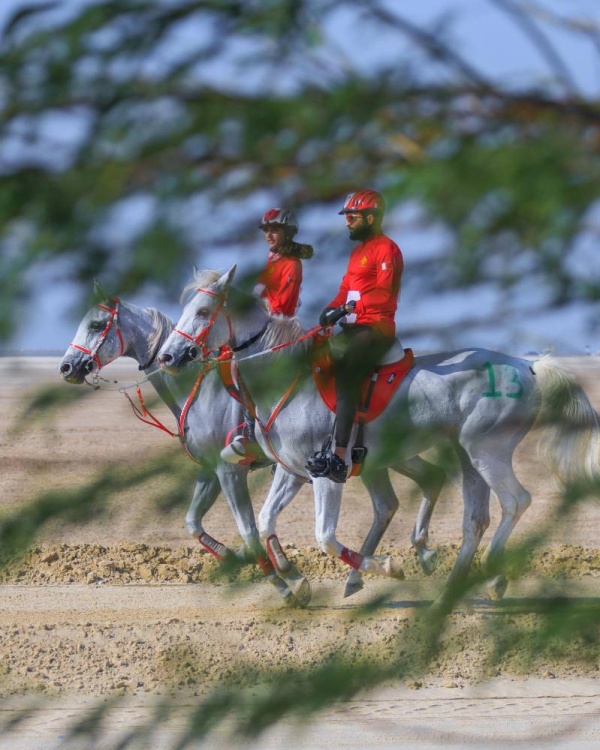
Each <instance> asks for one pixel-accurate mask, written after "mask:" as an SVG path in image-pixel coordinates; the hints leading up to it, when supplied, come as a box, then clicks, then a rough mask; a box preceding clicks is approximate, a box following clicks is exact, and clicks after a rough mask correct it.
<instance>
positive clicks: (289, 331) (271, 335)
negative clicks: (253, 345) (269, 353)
mask: <svg viewBox="0 0 600 750" xmlns="http://www.w3.org/2000/svg"><path fill="white" fill-rule="evenodd" d="M304 333H305V331H304V330H303V328H302V326H301V325H300V321H299V320H298V318H288V317H286V316H285V315H271V318H270V320H269V325H268V326H267V330H266V331H265V333H264V335H263V337H262V339H261V343H262V345H263V347H264V348H265V349H270V348H271V347H273V346H278V345H279V344H285V343H287V342H289V341H294V342H295V341H296V340H297V339H299V338H300V336H302V335H303V334H304ZM309 346H310V339H304V340H303V341H300V342H298V343H294V344H292V345H291V346H290V350H294V351H297V350H298V348H300V349H303V350H305V349H308V347H309Z"/></svg>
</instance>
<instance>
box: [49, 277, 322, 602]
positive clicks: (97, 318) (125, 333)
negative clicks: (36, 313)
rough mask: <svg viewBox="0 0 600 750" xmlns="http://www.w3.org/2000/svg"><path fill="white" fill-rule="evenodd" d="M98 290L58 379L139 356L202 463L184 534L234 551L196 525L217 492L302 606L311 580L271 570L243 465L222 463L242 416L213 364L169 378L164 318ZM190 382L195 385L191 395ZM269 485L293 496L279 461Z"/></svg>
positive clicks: (211, 547)
mask: <svg viewBox="0 0 600 750" xmlns="http://www.w3.org/2000/svg"><path fill="white" fill-rule="evenodd" d="M96 294H97V296H98V297H99V298H102V299H101V301H100V302H99V303H98V304H97V305H94V306H93V307H92V308H91V309H90V310H89V311H88V312H87V314H86V315H85V316H84V318H83V320H82V321H81V323H80V325H79V327H78V329H77V333H76V335H75V338H74V339H73V342H72V343H71V345H70V346H69V348H68V349H67V351H66V352H65V355H64V356H63V358H62V360H61V362H60V365H59V370H60V373H61V375H62V376H63V378H64V379H65V380H66V381H67V382H68V383H74V384H80V383H83V382H84V380H85V378H86V376H88V375H90V374H92V375H94V374H97V373H98V371H99V370H100V369H101V368H102V367H103V366H105V365H107V364H108V363H109V362H112V361H113V360H115V359H117V358H118V357H120V356H128V357H131V358H133V359H134V360H135V361H136V362H138V364H139V365H140V369H142V370H143V371H144V373H145V374H146V376H147V378H148V380H149V381H150V382H151V384H152V385H153V386H154V388H155V390H156V391H157V393H158V395H159V396H160V397H161V398H162V399H163V400H164V401H165V403H166V404H167V406H168V407H169V409H170V410H171V411H172V413H173V415H174V417H175V419H176V420H177V423H178V424H179V426H180V431H181V432H180V439H181V440H182V443H183V444H184V447H185V449H186V451H187V452H188V454H189V455H190V457H191V458H192V459H194V460H195V461H197V462H198V464H199V465H200V468H199V471H198V476H197V479H196V485H195V489H194V494H193V498H192V501H191V504H190V507H189V510H188V512H187V514H186V518H185V523H186V527H187V529H188V531H189V532H190V534H192V535H194V536H195V537H196V538H197V539H198V541H199V542H200V543H201V544H202V546H203V547H204V548H205V549H207V550H208V551H209V552H210V553H211V554H213V555H214V556H215V557H217V558H218V559H223V558H224V557H225V556H226V555H228V554H232V552H231V551H230V550H227V548H226V547H225V546H224V545H223V544H222V543H220V542H218V541H217V540H216V539H214V538H213V537H212V536H210V535H209V534H208V533H207V532H206V531H205V530H204V527H203V525H202V520H203V518H204V516H205V515H206V513H207V512H208V511H209V510H210V508H211V507H212V506H213V504H214V502H215V500H216V499H217V497H218V495H219V493H220V492H221V490H222V491H223V494H224V495H225V498H226V500H227V503H228V505H229V508H230V510H231V513H232V514H233V517H234V519H235V522H236V525H237V528H238V531H239V533H240V536H241V537H242V539H243V542H244V546H245V549H246V550H247V553H248V555H249V556H250V557H251V559H255V560H256V561H257V563H258V565H259V567H260V569H261V570H262V572H263V573H264V574H265V576H266V577H267V579H268V580H269V582H270V583H272V584H273V585H274V586H275V587H276V588H277V590H278V591H279V593H280V594H281V596H282V597H283V598H284V600H285V601H286V603H288V604H291V605H296V604H297V605H299V606H304V605H306V604H307V603H308V601H309V600H310V585H309V583H308V581H307V580H306V578H304V576H302V575H300V573H299V572H298V571H297V570H296V568H295V566H293V565H290V566H289V569H287V570H286V575H285V579H286V580H285V581H284V580H283V578H282V577H280V576H279V575H278V574H276V572H275V570H274V568H273V566H272V564H271V562H270V560H269V558H268V556H267V555H266V554H265V551H264V548H263V546H262V545H261V543H260V538H259V534H258V531H257V526H256V520H255V516H254V509H253V507H252V502H251V498H250V494H249V491H248V481H247V478H248V471H249V469H248V467H247V466H240V465H234V464H228V463H225V462H224V461H222V460H221V459H220V457H219V451H220V449H221V448H222V447H223V445H224V442H225V438H226V436H227V434H228V432H229V431H230V430H231V429H232V428H235V427H236V426H237V425H239V424H240V423H241V422H243V413H242V407H241V405H240V403H239V402H238V401H236V400H234V399H233V398H231V397H230V396H229V394H228V393H227V391H226V390H225V388H224V385H223V381H222V379H221V377H220V376H219V374H218V372H217V369H216V368H214V367H207V366H206V365H205V364H203V365H201V366H200V368H197V371H196V372H194V373H193V376H192V378H191V379H190V378H189V377H184V378H174V377H172V376H171V375H168V374H167V373H165V372H163V371H162V370H161V369H160V368H159V367H158V365H157V363H156V353H157V352H158V349H159V348H160V346H161V344H162V343H163V342H164V341H165V339H166V338H167V336H168V335H169V334H170V332H171V331H172V329H173V323H172V321H171V320H170V319H169V318H168V317H167V316H165V315H163V313H161V312H159V311H158V310H156V309H154V308H141V307H138V306H137V305H134V304H131V303H128V302H125V301H120V300H117V299H116V298H111V297H109V295H107V294H106V293H105V292H103V291H102V290H101V288H100V287H98V288H97V289H96ZM195 384H197V386H198V387H197V391H196V393H195V394H194V395H193V397H191V389H192V386H193V385H195ZM182 414H183V419H182ZM274 486H275V487H276V489H275V494H276V495H277V497H278V498H279V499H280V502H281V503H282V505H286V504H287V503H288V502H289V501H290V500H291V497H289V495H290V492H291V493H293V494H296V483H295V481H290V476H289V474H288V472H287V471H286V470H285V469H283V467H278V469H277V471H276V472H275V479H274ZM292 496H293V495H292Z"/></svg>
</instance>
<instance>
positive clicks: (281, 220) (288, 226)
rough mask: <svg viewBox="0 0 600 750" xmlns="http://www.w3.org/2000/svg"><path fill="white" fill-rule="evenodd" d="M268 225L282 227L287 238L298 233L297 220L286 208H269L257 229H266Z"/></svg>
mask: <svg viewBox="0 0 600 750" xmlns="http://www.w3.org/2000/svg"><path fill="white" fill-rule="evenodd" d="M269 224H278V225H279V226H282V227H284V229H285V232H286V234H287V236H288V237H293V236H294V235H295V234H296V232H297V231H298V220H297V219H296V216H295V215H294V214H293V213H292V212H291V211H288V210H287V208H270V209H269V210H268V211H267V212H266V214H265V215H264V216H263V217H262V221H261V222H260V224H259V225H258V227H259V229H266V228H267V227H268V226H269Z"/></svg>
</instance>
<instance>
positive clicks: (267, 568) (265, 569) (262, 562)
mask: <svg viewBox="0 0 600 750" xmlns="http://www.w3.org/2000/svg"><path fill="white" fill-rule="evenodd" d="M256 564H257V565H258V567H259V568H260V571H261V573H262V574H263V575H265V576H270V575H271V574H272V573H274V572H275V570H274V568H273V563H272V562H271V561H270V560H269V558H268V557H257V558H256Z"/></svg>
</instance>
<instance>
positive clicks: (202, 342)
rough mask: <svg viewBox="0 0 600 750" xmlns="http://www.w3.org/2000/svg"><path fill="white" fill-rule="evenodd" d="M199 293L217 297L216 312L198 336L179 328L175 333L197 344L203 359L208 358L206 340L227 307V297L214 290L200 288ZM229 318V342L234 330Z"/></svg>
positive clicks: (175, 329)
mask: <svg viewBox="0 0 600 750" xmlns="http://www.w3.org/2000/svg"><path fill="white" fill-rule="evenodd" d="M196 291H197V292H202V293H203V294H208V295H209V296H211V297H216V298H217V299H218V300H219V303H218V305H217V307H216V308H215V311H214V312H213V314H212V315H211V316H210V320H209V321H208V323H207V324H206V325H205V326H204V328H203V329H202V330H201V331H200V333H199V334H198V335H197V336H190V334H189V333H186V332H185V331H181V330H179V328H174V329H173V331H174V332H175V333H178V334H179V335H180V336H183V338H184V339H187V340H188V341H191V342H192V343H194V344H197V345H198V346H199V347H200V349H201V350H202V356H203V358H206V356H207V351H206V339H207V338H208V336H209V334H210V332H211V330H212V327H213V326H214V324H215V321H216V320H217V318H218V316H219V314H220V313H221V310H222V309H223V307H224V306H225V302H226V301H227V297H226V296H225V295H224V294H221V293H219V292H213V291H212V289H202V288H199V289H197V290H196ZM226 318H227V325H228V326H229V340H230V341H231V339H232V338H233V330H232V328H231V320H230V319H229V316H228V315H227V316H226Z"/></svg>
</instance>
